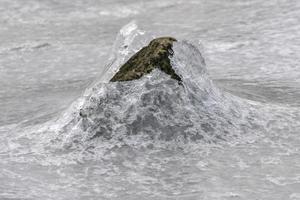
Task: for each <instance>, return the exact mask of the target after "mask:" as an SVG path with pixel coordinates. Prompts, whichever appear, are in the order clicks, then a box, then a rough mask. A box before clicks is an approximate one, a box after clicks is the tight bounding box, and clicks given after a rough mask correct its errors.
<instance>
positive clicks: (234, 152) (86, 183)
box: [0, 0, 300, 200]
mask: <svg viewBox="0 0 300 200" xmlns="http://www.w3.org/2000/svg"><path fill="white" fill-rule="evenodd" d="M0 11H1V12H0V40H1V45H0V71H1V73H0V111H1V113H2V115H1V116H0V124H1V127H0V133H1V139H0V149H1V150H0V198H2V199H5V198H14V199H41V198H42V199H280V200H281V199H300V192H299V188H300V170H299V169H300V155H299V152H300V149H299V148H300V141H299V140H300V139H299V132H300V125H299V121H300V116H299V115H300V114H299V106H300V103H299V102H300V87H299V86H300V84H299V80H300V68H299V64H298V63H299V56H298V55H299V53H300V52H299V51H300V47H299V45H300V35H299V34H300V25H299V20H300V17H299V16H300V15H299V13H300V3H299V2H298V1H283V0H280V1H228V2H224V1H217V0H214V1H209V2H208V1H147V2H143V1H126V3H125V2H122V1H114V2H112V1H78V0H76V1H50V0H46V1H37V0H31V1H26V2H23V1H22V2H21V1H16V0H9V1H5V0H1V1H0ZM132 19H138V24H139V26H140V28H141V29H143V30H145V31H148V32H151V33H152V34H153V35H157V36H159V35H172V36H175V37H177V38H179V39H187V40H189V41H191V42H192V43H193V44H195V45H197V44H200V45H199V46H200V50H201V53H202V55H203V57H204V59H205V61H206V64H207V70H208V72H209V77H210V78H211V79H212V80H213V81H214V83H215V85H216V86H217V87H219V88H220V91H221V92H222V91H227V92H230V93H231V94H228V95H229V97H228V96H227V97H228V99H229V100H230V101H233V102H234V103H233V104H228V103H225V104H217V105H218V106H219V107H220V108H222V109H221V113H222V112H224V113H226V109H225V108H224V107H223V106H228V107H229V108H231V106H232V105H236V104H235V103H236V102H239V105H240V108H239V109H238V111H239V112H240V113H241V114H243V115H244V116H249V115H248V113H251V112H253V113H254V114H252V115H250V118H249V117H248V118H246V119H248V120H246V121H242V122H241V120H240V119H232V118H228V116H227V117H225V118H222V119H232V120H233V124H234V125H235V126H234V127H235V128H233V129H231V130H234V131H231V133H232V134H233V135H234V138H233V137H231V136H232V135H229V136H228V137H225V138H222V139H219V140H209V139H207V140H200V141H186V140H181V139H180V138H179V139H174V140H170V141H166V140H161V139H156V140H149V139H148V138H144V137H143V136H144V135H142V134H141V135H133V136H130V137H129V136H128V137H125V139H124V138H122V140H121V141H120V140H119V138H117V137H113V138H112V139H110V140H106V139H103V138H101V137H100V138H97V139H95V140H88V138H80V140H78V138H77V136H78V135H84V134H83V133H82V132H80V131H79V132H76V131H70V130H69V129H67V130H66V132H63V131H59V130H61V126H63V125H65V123H67V124H68V122H69V121H68V119H69V118H70V119H73V116H72V114H71V113H73V110H72V109H71V111H72V112H69V110H67V111H65V109H66V108H68V107H69V105H70V103H71V102H73V101H74V100H75V99H77V98H78V97H80V96H82V94H83V93H84V90H85V89H86V88H87V86H88V85H89V84H90V83H91V82H93V81H95V80H100V79H105V77H104V78H103V76H102V75H103V73H104V71H105V64H106V63H107V61H108V56H109V55H108V54H109V52H110V49H111V46H112V45H113V43H114V42H115V37H116V35H117V33H118V32H119V29H120V28H121V27H122V26H123V25H124V24H127V23H128V22H130V21H131V20H132ZM130 41H131V40H130V39H128V42H129V43H130ZM138 47H139V45H138V44H135V43H134V44H132V45H131V46H130V48H132V51H134V50H137V49H138ZM123 53H124V52H123ZM121 54H122V52H121ZM123 56H124V55H123ZM193 58H194V57H193ZM194 59H196V58H194ZM154 78H155V76H154ZM165 78H166V77H165ZM141 81H143V80H141ZM96 82H97V81H96ZM141 83H145V82H141ZM166 84H168V83H166ZM133 85H134V84H133ZM191 86H194V84H191ZM107 87H112V88H113V86H107ZM126 87H128V88H130V87H131V86H130V84H129V86H126ZM126 87H125V88H126ZM141 87H142V86H141ZM98 89H99V87H98ZM100 89H101V87H100ZM179 90H180V89H179ZM96 91H98V90H96ZM163 91H165V90H163ZM87 93H88V92H87ZM182 93H183V94H186V93H184V92H182ZM222 93H224V92H222ZM85 94H86V93H85ZM92 94H94V93H92ZM122 94H123V93H122ZM209 95H210V96H209V97H215V96H214V95H211V94H209ZM236 96H238V97H236ZM98 97H99V96H98ZM100 97H101V96H100ZM239 97H241V98H239ZM184 100H186V99H184ZM114 102H117V100H114ZM85 105H87V104H85ZM179 105H180V104H179ZM205 105H207V104H205ZM221 105H222V106H221ZM107 106H108V107H107V109H109V108H110V107H109V104H107ZM74 110H75V111H76V109H74ZM250 111H251V112H250ZM207 112H208V113H210V114H212V113H218V112H217V111H213V110H210V109H208V110H207ZM64 114H66V115H67V116H68V117H69V118H68V117H67V119H66V118H64V116H65V115H64ZM179 114H180V113H179ZM199 115H201V113H200V114H199ZM53 119H58V122H59V123H56V122H57V121H55V120H54V122H53ZM48 120H51V121H50V122H48V123H46V124H43V122H46V121H48ZM21 122H22V123H21ZM217 122H219V123H220V124H221V122H222V120H221V121H217ZM250 122H251V123H250ZM243 124H244V125H246V128H241V127H239V126H240V125H243ZM196 125H197V124H195V126H196ZM227 125H228V124H227ZM250 125H251V126H250ZM74 127H75V126H73V124H72V126H71V129H72V130H74V129H73V128H74ZM249 127H250V128H249ZM224 128H227V126H226V127H225V126H224ZM75 130H77V129H75ZM241 130H244V131H241ZM207 132H208V133H207V134H206V135H205V131H204V132H203V135H204V136H210V133H211V131H207ZM64 133H65V134H64ZM81 133H82V134H81ZM90 133H91V132H88V134H86V135H87V136H90V135H89V134H90ZM218 133H219V132H218ZM213 138H214V137H213Z"/></svg>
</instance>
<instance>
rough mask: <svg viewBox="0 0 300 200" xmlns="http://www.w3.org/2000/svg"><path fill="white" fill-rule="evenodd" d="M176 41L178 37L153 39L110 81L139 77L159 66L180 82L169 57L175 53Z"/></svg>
mask: <svg viewBox="0 0 300 200" xmlns="http://www.w3.org/2000/svg"><path fill="white" fill-rule="evenodd" d="M175 41H176V39H174V38H171V37H161V38H156V39H154V40H152V41H151V42H150V43H149V45H148V46H146V47H143V48H142V49H141V50H140V51H138V52H137V53H136V54H135V55H133V56H132V57H131V58H130V59H129V60H128V61H127V62H126V63H125V64H124V65H123V66H121V68H120V69H119V71H118V72H117V73H116V74H115V75H114V77H113V78H112V79H111V80H110V81H111V82H115V81H130V80H134V79H139V78H141V77H142V76H143V75H145V74H148V73H150V72H151V71H152V70H153V69H155V68H158V69H160V70H161V71H163V72H165V73H167V74H169V75H170V76H171V77H172V78H173V79H175V80H178V81H179V82H180V81H181V78H180V77H179V76H178V75H177V74H176V73H175V71H174V69H173V68H172V66H171V63H170V59H169V57H170V56H172V55H173V50H172V46H173V42H175Z"/></svg>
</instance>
